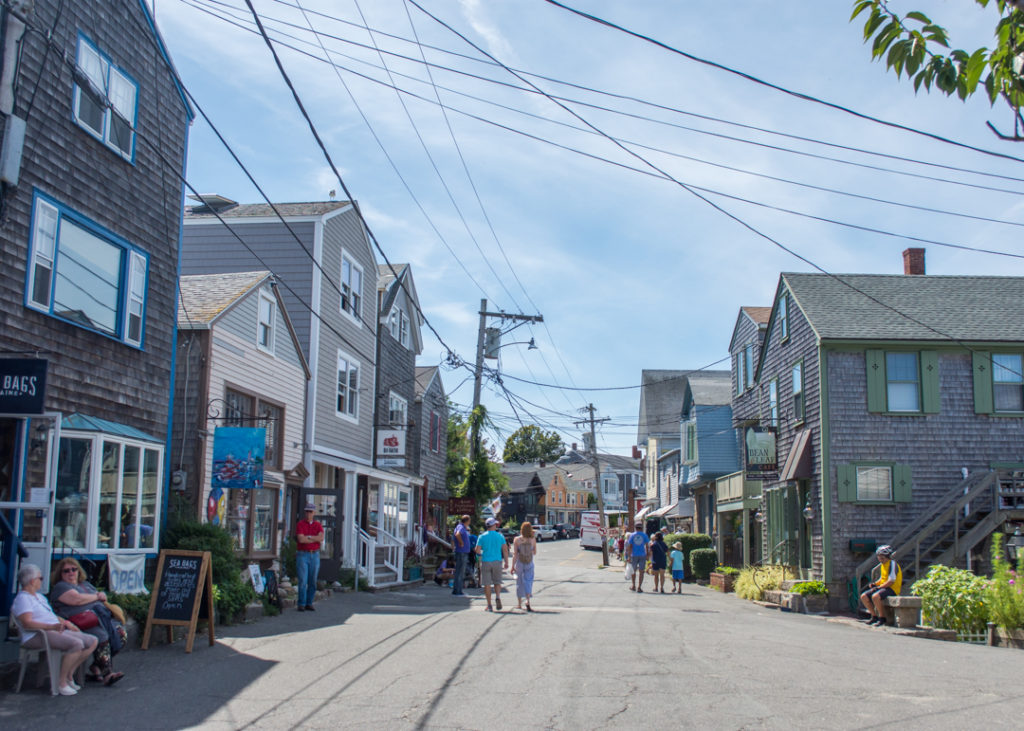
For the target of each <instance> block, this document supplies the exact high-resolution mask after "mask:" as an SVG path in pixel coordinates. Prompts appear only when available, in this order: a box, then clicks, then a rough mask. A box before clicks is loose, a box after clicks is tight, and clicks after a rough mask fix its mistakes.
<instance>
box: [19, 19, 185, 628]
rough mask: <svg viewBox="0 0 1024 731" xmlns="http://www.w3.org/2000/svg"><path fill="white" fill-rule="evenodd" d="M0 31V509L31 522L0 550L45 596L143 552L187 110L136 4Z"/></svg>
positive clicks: (156, 450) (153, 512)
mask: <svg viewBox="0 0 1024 731" xmlns="http://www.w3.org/2000/svg"><path fill="white" fill-rule="evenodd" d="M15 7H16V8H17V11H15ZM0 20H2V22H0V31H2V34H3V36H2V39H0V42H2V44H3V48H2V55H3V59H4V60H3V75H2V77H0V132H2V135H3V159H2V164H0V183H2V185H0V212H2V215H0V251H2V252H3V265H2V266H0V351H2V352H3V356H4V357H3V358H0V383H2V384H5V386H4V388H3V389H2V391H0V414H2V416H0V501H2V502H15V503H24V504H25V505H26V507H27V508H28V509H27V510H24V511H16V512H8V513H6V516H7V518H8V520H9V521H10V522H11V525H10V528H11V529H12V533H8V532H7V530H6V529H5V528H3V527H0V542H2V543H3V544H4V545H5V546H9V545H13V543H12V542H11V538H12V535H13V536H16V537H19V538H20V539H21V540H22V541H23V543H24V545H25V546H26V548H27V550H28V552H29V560H31V561H32V562H34V563H36V564H38V565H39V566H41V567H42V568H43V583H44V587H45V586H48V584H49V566H50V562H51V558H58V557H62V556H65V555H74V556H76V557H79V558H82V559H83V560H88V561H92V562H102V561H105V560H106V559H107V558H108V557H110V556H112V555H115V554H136V555H137V554H145V555H146V556H155V555H156V552H157V550H158V546H159V542H160V529H161V524H162V523H163V519H164V515H165V513H166V499H167V492H166V485H167V472H168V466H169V460H168V449H169V440H170V422H171V388H172V384H173V379H174V358H175V352H176V351H175V313H176V302H177V279H178V237H179V234H180V231H181V182H180V178H179V176H180V175H182V174H183V171H184V168H185V152H186V142H187V133H188V127H189V123H190V121H191V119H192V110H191V108H190V106H189V104H188V102H187V101H186V99H185V97H184V94H183V91H182V88H181V84H180V81H179V79H178V76H177V73H176V72H175V70H174V67H173V66H172V65H171V63H170V60H169V58H168V55H167V52H166V48H165V47H164V44H163V41H162V39H161V38H160V35H159V34H158V33H157V31H156V28H155V25H154V20H153V16H152V14H151V13H150V11H149V9H148V6H147V3H144V2H139V0H94V1H93V2H88V3H84V2H59V1H58V0H35V2H32V3H4V4H3V6H2V8H0ZM51 519H52V520H51ZM16 568H17V566H16V562H13V561H12V562H10V563H6V564H5V565H4V566H3V568H2V569H0V615H5V614H6V611H5V610H6V608H7V606H8V604H9V600H10V597H11V596H13V592H14V591H16V590H17V588H18V587H16V586H15V585H14V572H15V571H16ZM97 568H99V567H97ZM4 626H5V627H6V623H5V625H4Z"/></svg>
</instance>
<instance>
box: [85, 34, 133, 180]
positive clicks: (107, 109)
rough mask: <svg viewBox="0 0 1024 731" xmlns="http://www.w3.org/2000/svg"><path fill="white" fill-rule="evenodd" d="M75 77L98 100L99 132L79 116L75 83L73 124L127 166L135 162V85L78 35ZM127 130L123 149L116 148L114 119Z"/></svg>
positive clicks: (121, 70)
mask: <svg viewBox="0 0 1024 731" xmlns="http://www.w3.org/2000/svg"><path fill="white" fill-rule="evenodd" d="M75 65H76V67H77V68H78V70H79V72H80V73H79V77H80V78H81V79H82V80H83V81H87V83H88V84H89V87H90V91H91V92H92V93H93V94H95V95H96V96H98V97H99V98H100V104H101V105H102V106H103V121H102V125H101V126H102V129H96V128H94V127H93V126H91V125H90V124H89V123H88V122H86V121H85V119H84V118H83V117H82V115H81V105H82V93H83V90H82V87H81V86H80V85H79V84H78V83H76V84H75V85H74V92H73V98H72V116H73V117H74V120H75V123H76V124H77V125H78V126H79V127H81V128H82V129H83V130H85V131H86V132H88V133H89V135H91V136H92V137H95V138H96V139H97V140H99V141H100V142H102V143H103V144H104V145H105V146H106V147H108V148H109V149H111V150H112V151H113V152H114V153H115V154H117V155H118V156H120V157H122V158H124V159H125V160H127V161H128V162H133V161H134V159H135V123H136V119H137V118H138V110H139V84H138V83H137V82H136V81H135V80H134V79H133V78H132V77H131V76H130V75H128V74H127V73H126V72H125V71H124V70H123V69H120V68H118V67H117V66H115V65H114V64H113V63H111V61H110V58H109V57H107V55H106V54H104V53H103V52H102V51H100V50H99V48H98V47H97V46H96V45H95V44H94V43H92V42H91V41H90V40H89V39H88V38H87V37H86V36H84V35H82V34H79V36H78V46H77V49H76V55H75ZM114 115H117V117H119V118H120V121H121V122H122V123H124V124H126V125H127V126H128V128H129V129H130V130H131V132H130V137H129V139H128V145H127V149H123V148H122V147H120V146H119V145H118V144H117V142H116V141H115V139H114V132H113V130H114V122H115V121H116V120H115V117H114Z"/></svg>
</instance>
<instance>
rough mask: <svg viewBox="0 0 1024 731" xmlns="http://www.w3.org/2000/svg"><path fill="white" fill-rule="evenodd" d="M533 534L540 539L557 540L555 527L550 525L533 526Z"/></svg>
mask: <svg viewBox="0 0 1024 731" xmlns="http://www.w3.org/2000/svg"><path fill="white" fill-rule="evenodd" d="M533 534H534V535H535V536H536V537H537V540H538V541H553V540H555V529H554V528H553V527H551V526H550V525H535V526H533Z"/></svg>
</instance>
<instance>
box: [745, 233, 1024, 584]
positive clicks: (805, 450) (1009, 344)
mask: <svg viewBox="0 0 1024 731" xmlns="http://www.w3.org/2000/svg"><path fill="white" fill-rule="evenodd" d="M904 257H905V263H906V274H904V275H867V274H843V275H830V274H799V273H784V274H782V275H781V276H780V277H779V282H778V286H777V289H776V294H775V298H774V305H773V307H772V312H771V316H770V318H769V321H768V326H767V331H766V337H765V341H764V348H763V350H762V352H761V356H760V358H759V361H758V365H757V371H756V373H755V382H756V387H757V388H756V394H755V395H756V397H757V399H756V400H757V411H756V414H755V413H753V412H752V411H745V412H744V413H743V414H738V415H737V416H738V417H739V418H742V419H747V418H755V416H756V418H760V420H761V421H765V420H770V421H777V423H778V425H779V426H778V429H779V431H778V456H779V472H778V476H777V479H773V480H766V481H765V482H764V492H765V498H764V510H765V512H766V522H765V547H766V550H767V551H770V553H769V554H767V555H769V556H771V557H772V559H773V560H775V561H784V562H787V563H791V564H794V565H798V566H800V567H801V568H802V569H803V570H804V571H805V573H806V574H807V575H809V576H814V577H817V578H819V579H822V580H824V581H825V582H827V583H828V584H829V585H830V589H831V592H832V595H833V597H842V598H845V597H846V594H847V581H848V580H850V579H852V578H856V577H859V575H860V574H861V573H862V572H863V571H864V570H865V567H866V566H868V565H869V564H870V562H871V560H872V556H871V555H870V554H871V548H870V546H871V545H874V544H881V543H891V544H893V545H894V546H895V547H896V549H897V556H896V558H897V560H898V561H900V563H901V564H902V565H903V567H904V571H905V573H906V579H907V583H908V584H909V581H910V580H911V579H912V578H913V577H914V576H917V575H920V572H921V571H923V569H924V568H925V566H927V564H929V563H931V562H936V561H941V562H942V563H946V564H960V565H963V564H964V563H965V562H966V561H967V556H968V555H969V554H974V555H975V557H979V556H980V555H981V554H983V553H984V546H985V544H986V540H987V539H988V537H989V536H990V535H991V533H992V532H993V531H994V530H1001V529H1003V527H1004V526H1005V525H1007V524H1008V521H1009V522H1012V521H1015V520H1021V519H1024V500H1022V499H1018V498H1017V497H1016V493H1015V491H1014V490H1013V489H1010V488H1007V487H1006V485H1008V484H1012V479H1013V477H1012V473H1010V472H1001V471H1000V470H1007V469H1009V470H1020V469H1022V468H1024V463H1022V461H1021V459H1022V458H1021V443H1022V438H1024V376H1022V375H1021V374H1022V373H1024V362H1022V361H1024V324H1022V323H1024V278H1020V277H994V276H925V275H924V261H923V258H924V252H923V250H915V249H909V250H908V251H907V252H905V253H904ZM772 384H775V388H774V390H773V389H772V388H771V386H772ZM773 394H774V396H773ZM965 475H966V479H965ZM1008 481H1010V482H1008ZM865 551H866V553H865Z"/></svg>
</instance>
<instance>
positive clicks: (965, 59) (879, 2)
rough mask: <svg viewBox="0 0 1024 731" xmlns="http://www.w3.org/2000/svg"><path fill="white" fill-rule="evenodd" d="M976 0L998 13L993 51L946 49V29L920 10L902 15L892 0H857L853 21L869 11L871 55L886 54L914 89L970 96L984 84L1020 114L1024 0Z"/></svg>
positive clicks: (1023, 92) (1023, 94)
mask: <svg viewBox="0 0 1024 731" xmlns="http://www.w3.org/2000/svg"><path fill="white" fill-rule="evenodd" d="M974 1H975V2H976V3H977V4H978V5H980V6H982V7H988V6H989V5H992V6H994V7H995V8H996V10H998V12H999V20H998V22H997V23H996V27H995V38H996V45H995V47H994V48H992V49H991V50H990V49H988V48H984V47H982V48H979V49H977V50H976V51H974V52H973V53H970V52H968V51H964V50H961V49H956V50H946V49H949V48H950V46H949V36H948V34H947V32H946V29H945V28H943V27H941V26H939V25H938V24H936V23H933V22H932V20H931V19H930V18H929V17H928V16H927V15H925V14H924V13H921V12H918V11H916V10H915V11H912V12H909V13H907V14H906V15H903V16H901V15H899V14H898V13H895V12H893V11H892V10H890V9H889V6H888V3H887V0H855V2H854V4H853V15H852V16H850V20H851V21H852V20H853V19H854V18H856V17H857V16H858V15H860V14H861V13H864V12H867V13H868V16H867V20H866V21H865V23H864V41H865V42H867V41H869V40H870V41H872V43H871V56H872V58H875V59H879V58H882V57H883V56H884V57H885V65H886V66H887V67H888V68H890V69H893V70H895V71H896V75H897V76H902V75H903V74H906V75H907V78H908V79H913V81H914V91H915V92H916V91H917V90H919V89H920V88H921V86H922V85H923V86H924V88H925V89H926V90H931V87H932V85H933V84H934V85H935V87H936V88H937V89H938V90H939V91H941V92H943V93H944V94H946V95H947V96H950V95H952V94H954V93H955V94H956V95H957V96H959V97H960V99H966V98H967V97H969V96H970V95H971V94H973V93H974V92H975V91H976V90H977V88H978V84H979V83H983V84H984V88H985V92H986V94H987V95H988V98H989V101H990V102H991V103H992V104H995V101H996V99H998V98H999V97H1002V98H1003V99H1005V100H1006V102H1007V103H1008V104H1009V105H1010V107H1011V108H1013V109H1014V111H1015V114H1017V115H1019V114H1020V107H1021V105H1022V102H1024V77H1022V70H1024V0H974ZM872 39H873V40H872ZM983 76H984V81H982V77H983Z"/></svg>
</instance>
